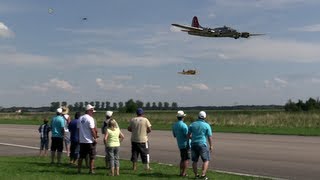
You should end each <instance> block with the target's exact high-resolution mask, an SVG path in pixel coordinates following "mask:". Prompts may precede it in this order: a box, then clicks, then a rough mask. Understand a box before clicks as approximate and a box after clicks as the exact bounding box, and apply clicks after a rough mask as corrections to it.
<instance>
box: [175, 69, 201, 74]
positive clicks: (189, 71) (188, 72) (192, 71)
mask: <svg viewBox="0 0 320 180" xmlns="http://www.w3.org/2000/svg"><path fill="white" fill-rule="evenodd" d="M178 73H179V74H183V75H196V74H197V71H196V70H195V69H194V70H193V69H189V70H186V71H185V70H184V69H183V70H182V71H181V72H178Z"/></svg>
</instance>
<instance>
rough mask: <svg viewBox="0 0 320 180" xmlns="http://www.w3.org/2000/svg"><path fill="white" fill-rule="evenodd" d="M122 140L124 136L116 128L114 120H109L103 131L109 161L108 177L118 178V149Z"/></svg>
mask: <svg viewBox="0 0 320 180" xmlns="http://www.w3.org/2000/svg"><path fill="white" fill-rule="evenodd" d="M123 139H124V136H123V134H122V132H121V131H120V129H119V128H118V127H117V123H116V121H115V120H114V119H112V120H110V121H109V123H108V126H107V129H106V130H105V135H104V142H105V146H106V155H107V156H108V159H109V165H110V175H111V176H114V175H116V176H119V174H120V173H119V171H120V163H119V149H120V142H122V140H123Z"/></svg>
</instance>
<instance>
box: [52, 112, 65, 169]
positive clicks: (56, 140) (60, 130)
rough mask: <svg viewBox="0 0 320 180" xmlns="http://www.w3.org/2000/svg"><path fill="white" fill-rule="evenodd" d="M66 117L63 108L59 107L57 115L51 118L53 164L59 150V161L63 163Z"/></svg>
mask: <svg viewBox="0 0 320 180" xmlns="http://www.w3.org/2000/svg"><path fill="white" fill-rule="evenodd" d="M64 125H65V124H64V119H63V117H62V108H58V109H57V111H56V116H54V117H53V118H52V120H51V125H50V126H51V164H53V163H54V159H55V154H56V151H57V163H58V164H60V163H61V155H62V150H63V137H64Z"/></svg>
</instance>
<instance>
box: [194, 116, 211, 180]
mask: <svg viewBox="0 0 320 180" xmlns="http://www.w3.org/2000/svg"><path fill="white" fill-rule="evenodd" d="M206 117H207V114H206V112H204V111H200V112H199V115H198V119H197V120H196V121H195V122H193V123H191V124H190V126H189V133H188V137H189V138H191V154H192V155H191V159H192V168H193V172H194V175H195V177H196V178H198V177H199V178H201V179H208V178H207V177H206V173H207V170H208V166H209V161H210V152H211V151H212V149H213V145H212V130H211V127H210V125H209V124H208V123H207V122H206V121H205V119H206ZM207 139H208V142H209V147H208V145H207ZM199 157H201V159H202V162H203V165H202V172H201V177H200V175H199V174H198V169H197V167H198V165H197V163H198V160H199Z"/></svg>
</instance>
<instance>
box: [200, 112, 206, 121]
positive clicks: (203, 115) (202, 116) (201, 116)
mask: <svg viewBox="0 0 320 180" xmlns="http://www.w3.org/2000/svg"><path fill="white" fill-rule="evenodd" d="M206 117H207V114H206V112H204V111H200V112H199V118H201V119H205V118H206Z"/></svg>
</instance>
